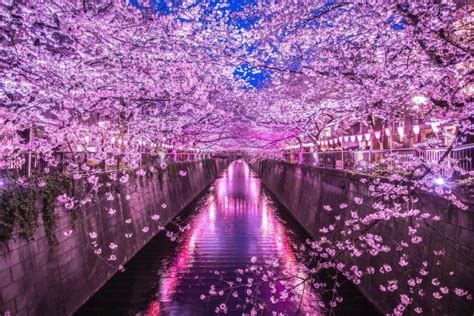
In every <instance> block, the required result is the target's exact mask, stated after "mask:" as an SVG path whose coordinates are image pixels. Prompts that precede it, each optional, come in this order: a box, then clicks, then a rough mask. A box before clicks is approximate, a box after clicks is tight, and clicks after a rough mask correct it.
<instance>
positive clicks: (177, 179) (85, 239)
mask: <svg viewBox="0 0 474 316" xmlns="http://www.w3.org/2000/svg"><path fill="white" fill-rule="evenodd" d="M226 165H227V162H226V161H225V160H222V159H217V160H212V161H209V160H208V161H195V162H188V163H184V164H182V165H178V166H177V168H179V169H181V170H186V171H187V175H186V176H180V175H177V174H176V173H175V174H170V173H167V174H163V176H162V177H159V176H157V175H156V174H155V175H152V176H143V177H138V178H137V179H135V180H132V181H131V182H129V183H128V184H127V185H125V186H122V187H119V188H117V192H116V194H115V196H114V200H113V201H106V200H102V201H101V202H97V203H95V204H90V205H88V207H87V208H82V209H81V214H82V215H81V216H80V217H79V218H78V219H77V220H76V223H75V228H73V227H72V226H71V225H72V223H73V221H72V220H71V214H68V213H67V212H66V211H65V210H64V209H63V208H59V207H58V208H57V209H56V211H55V212H56V214H57V215H58V229H57V231H56V236H57V238H58V245H56V246H51V245H50V244H49V243H48V238H47V236H46V232H45V228H44V225H43V223H42V222H41V217H39V218H38V220H39V222H38V229H37V230H36V232H35V235H34V239H33V240H30V241H26V240H24V239H21V238H19V237H16V238H13V239H12V240H10V241H8V242H7V243H2V244H0V289H1V297H0V315H4V314H8V312H9V313H10V315H69V314H72V313H73V312H74V311H75V310H76V309H77V308H78V307H79V306H81V305H82V304H83V303H85V302H86V301H87V299H88V298H89V297H91V296H92V295H93V294H94V293H95V292H96V291H97V290H98V289H99V288H100V287H101V286H102V285H103V284H104V283H105V282H106V281H107V280H109V279H110V278H111V277H112V275H113V274H114V273H115V272H116V271H117V270H116V269H114V268H112V267H110V266H108V265H107V264H105V263H104V262H103V261H101V260H99V259H98V258H97V256H96V255H95V254H94V252H93V248H92V246H91V238H90V236H89V233H90V232H91V231H95V232H97V241H98V243H99V245H100V247H101V248H102V249H103V252H104V254H108V253H109V252H111V250H110V249H109V247H108V245H109V243H110V242H112V241H113V242H115V243H116V244H117V245H118V248H117V249H115V250H114V252H113V254H115V255H116V256H117V257H118V260H120V261H123V260H124V258H126V260H128V259H130V258H131V257H133V255H134V254H135V253H136V252H137V251H138V250H140V249H141V248H142V247H143V246H144V245H145V244H146V243H147V242H148V241H149V240H150V239H151V238H153V237H154V236H155V235H156V233H157V232H158V228H157V224H156V223H154V225H153V221H151V220H150V217H151V216H152V215H153V214H159V215H160V217H161V219H160V222H161V223H163V224H165V223H167V222H169V221H170V220H171V219H172V218H174V217H175V216H176V215H177V214H179V212H180V211H181V210H183V208H185V206H186V205H188V204H189V203H190V202H191V201H192V200H193V199H195V198H196V197H197V196H198V195H199V194H200V193H201V192H202V191H203V190H204V189H206V188H207V187H208V185H210V184H211V183H212V182H213V181H214V180H215V178H216V176H217V175H218V173H219V172H220V171H221V170H223V169H224V168H225V167H226ZM127 195H130V198H129V199H128V200H127V199H126V196H127ZM163 203H166V205H167V207H166V208H162V207H161V205H162V204H163ZM108 208H114V209H116V210H117V211H116V214H115V215H113V216H112V215H110V214H108V212H107V209H108ZM128 218H130V219H132V222H131V223H130V224H124V221H125V220H126V219H128ZM146 226H149V227H150V229H149V231H148V232H147V233H144V232H143V231H142V229H143V227H146ZM71 229H72V232H71V233H70V234H69V235H68V233H69V232H70V230H71ZM64 232H67V233H66V234H64ZM126 233H127V234H129V233H133V236H132V238H126V237H125V234H126ZM114 264H117V263H116V262H114Z"/></svg>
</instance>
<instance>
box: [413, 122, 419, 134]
mask: <svg viewBox="0 0 474 316" xmlns="http://www.w3.org/2000/svg"><path fill="white" fill-rule="evenodd" d="M413 132H414V133H415V134H416V135H418V134H420V125H418V124H417V125H415V126H413Z"/></svg>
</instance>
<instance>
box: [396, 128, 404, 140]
mask: <svg viewBox="0 0 474 316" xmlns="http://www.w3.org/2000/svg"><path fill="white" fill-rule="evenodd" d="M397 132H398V135H400V138H402V137H403V134H404V133H405V129H404V128H403V126H399V127H398V128H397Z"/></svg>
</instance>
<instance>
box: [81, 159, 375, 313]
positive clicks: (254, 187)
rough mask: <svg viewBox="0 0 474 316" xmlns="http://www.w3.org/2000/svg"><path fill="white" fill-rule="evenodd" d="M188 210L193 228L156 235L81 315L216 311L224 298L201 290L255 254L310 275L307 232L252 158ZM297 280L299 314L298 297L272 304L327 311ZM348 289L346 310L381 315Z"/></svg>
mask: <svg viewBox="0 0 474 316" xmlns="http://www.w3.org/2000/svg"><path fill="white" fill-rule="evenodd" d="M188 211H190V212H191V216H188V217H187V218H186V219H185V222H187V223H189V224H190V226H191V229H190V230H187V231H186V232H185V233H183V235H182V236H181V237H180V239H179V242H178V243H175V242H171V241H169V240H168V239H167V238H166V237H164V236H160V235H159V236H157V237H155V238H153V239H152V240H151V241H150V242H149V243H148V244H147V245H146V246H145V247H144V248H143V249H142V250H141V251H140V252H139V253H138V254H137V255H136V256H135V257H134V258H133V259H132V260H130V262H129V263H127V265H126V269H127V270H126V272H124V273H118V274H116V275H115V276H114V277H113V278H112V279H111V280H110V281H109V282H107V284H106V285H105V286H104V287H103V288H102V289H101V290H100V291H99V292H98V293H97V294H96V295H94V296H93V297H92V298H91V299H90V300H89V302H87V303H86V304H85V305H84V306H83V307H82V308H81V309H80V310H79V311H78V312H77V313H76V314H77V315H150V316H151V315H180V316H181V315H213V314H215V313H214V309H215V307H216V306H217V304H218V303H221V302H222V299H219V301H215V300H211V301H207V300H204V301H202V300H201V299H200V295H201V294H203V293H204V294H207V293H208V292H209V288H210V286H211V285H213V284H216V281H217V280H218V278H219V277H218V276H217V275H216V274H215V271H219V272H220V273H222V275H223V276H224V278H225V279H226V280H228V281H230V280H235V277H236V270H237V269H238V268H242V267H245V266H246V265H247V264H249V260H250V258H251V257H253V256H256V257H257V258H259V260H263V259H265V258H275V257H276V258H279V260H280V262H281V263H282V265H280V266H279V267H278V268H277V269H276V271H275V272H276V273H277V274H281V273H282V271H281V270H282V269H283V268H284V269H285V272H288V273H290V274H292V275H298V276H299V277H300V278H304V277H305V275H303V274H302V272H301V269H298V267H297V264H298V260H297V256H296V254H295V252H294V251H293V245H295V244H300V243H301V242H302V241H303V240H304V238H305V237H304V235H303V234H301V233H302V232H301V230H300V228H298V226H297V225H296V224H295V223H294V221H292V219H291V218H286V215H285V213H282V212H279V211H278V210H277V209H276V207H275V206H274V203H273V202H272V200H271V198H270V197H269V196H268V195H267V194H266V193H265V191H264V189H263V188H262V183H261V181H260V179H258V178H257V177H256V176H255V174H254V173H253V172H252V171H251V170H250V168H249V166H248V165H247V164H246V163H245V162H244V161H234V162H233V163H231V164H230V166H229V167H228V168H227V169H226V170H225V171H224V172H223V174H222V175H221V176H220V177H219V178H218V179H217V180H216V181H215V183H214V185H213V186H211V188H210V189H209V190H208V192H207V193H206V195H204V197H202V198H201V199H200V200H199V201H198V202H197V203H196V204H195V205H194V206H191V209H190V210H188ZM282 216H283V217H285V220H286V223H284V222H283V220H282V219H281V218H282ZM292 282H293V284H292V285H293V286H296V289H297V291H296V292H299V294H301V295H300V296H301V297H302V300H301V302H302V304H301V309H300V310H299V311H298V313H297V312H296V311H297V310H298V307H297V303H295V302H291V301H289V300H288V301H285V302H281V303H277V304H269V305H270V306H271V308H272V310H274V311H277V312H282V313H283V314H284V315H295V314H305V315H322V314H323V312H322V311H321V310H320V309H319V308H318V306H319V305H318V304H319V303H320V297H319V296H318V295H317V294H316V293H313V292H311V291H310V290H309V288H308V287H304V286H303V285H301V284H300V285H298V284H299V283H297V282H298V280H297V279H292ZM244 290H245V288H243V289H242V292H241V293H239V297H238V298H233V297H230V299H229V302H228V303H229V304H228V307H229V310H228V314H231V315H242V311H241V310H239V311H237V310H236V309H235V308H234V307H235V305H236V304H242V300H243V299H244V298H245V294H244V293H243V291H244ZM261 292H262V293H261V295H260V296H262V297H263V298H265V299H268V298H269V296H271V293H270V291H269V289H268V288H266V289H262V291H261ZM345 292H346V295H345V298H344V302H347V303H346V304H347V305H346V306H345V307H342V308H343V311H341V310H339V311H338V312H337V314H338V315H343V314H346V315H374V314H377V313H376V312H374V310H373V309H372V308H371V307H370V304H368V302H367V300H366V299H364V298H363V297H362V296H361V295H360V293H359V292H358V291H357V290H355V289H353V288H350V289H347V290H345ZM347 298H350V299H347ZM298 305H299V304H298ZM366 307H368V308H366ZM246 312H248V309H247V310H246ZM261 314H262V313H261V312H260V313H259V315H261ZM263 314H264V315H267V314H268V315H271V312H264V313H263Z"/></svg>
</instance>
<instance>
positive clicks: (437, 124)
mask: <svg viewBox="0 0 474 316" xmlns="http://www.w3.org/2000/svg"><path fill="white" fill-rule="evenodd" d="M431 128H432V129H433V132H435V133H438V132H439V123H431Z"/></svg>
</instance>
